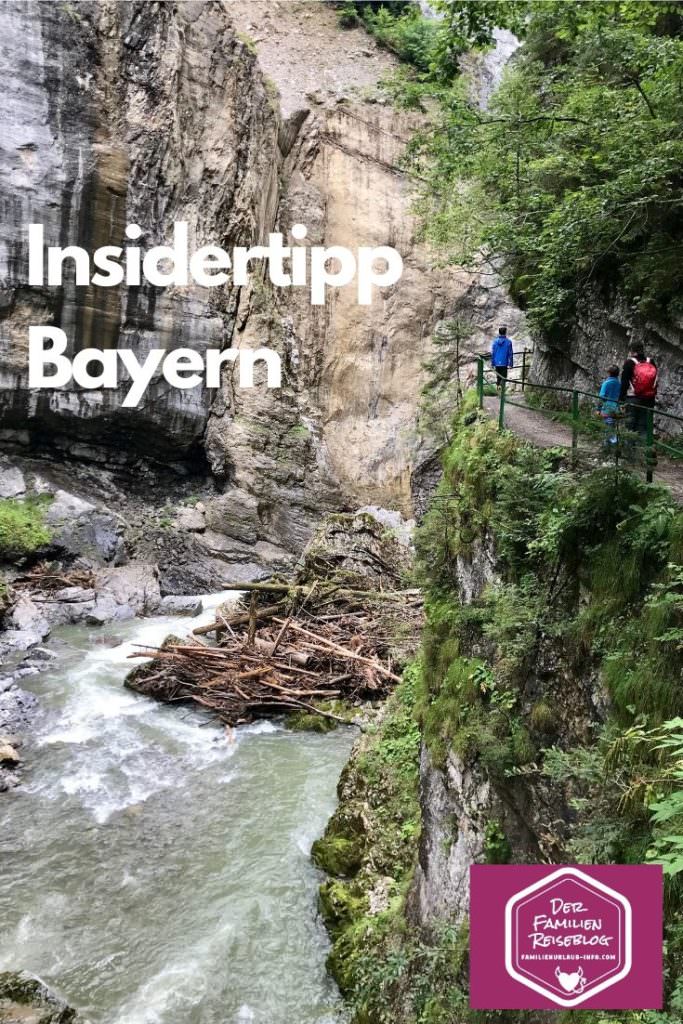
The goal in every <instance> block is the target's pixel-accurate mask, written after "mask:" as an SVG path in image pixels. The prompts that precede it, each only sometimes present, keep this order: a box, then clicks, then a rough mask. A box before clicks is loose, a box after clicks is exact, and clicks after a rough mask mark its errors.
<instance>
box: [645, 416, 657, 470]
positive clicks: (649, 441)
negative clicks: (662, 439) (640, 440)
mask: <svg viewBox="0 0 683 1024" xmlns="http://www.w3.org/2000/svg"><path fill="white" fill-rule="evenodd" d="M654 421H655V411H654V409H648V410H647V436H646V438H645V479H646V481H647V482H648V483H649V484H651V483H652V480H653V477H654V468H655V425H654Z"/></svg>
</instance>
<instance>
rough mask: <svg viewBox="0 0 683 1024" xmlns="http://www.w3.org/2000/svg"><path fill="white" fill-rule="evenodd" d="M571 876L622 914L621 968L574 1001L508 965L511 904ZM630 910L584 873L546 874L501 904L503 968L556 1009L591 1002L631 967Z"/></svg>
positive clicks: (567, 870)
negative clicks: (614, 904)
mask: <svg viewBox="0 0 683 1024" xmlns="http://www.w3.org/2000/svg"><path fill="white" fill-rule="evenodd" d="M567 877H574V878H578V879H580V880H581V881H582V882H586V883H588V884H589V885H591V886H593V887H594V888H596V889H599V890H600V891H601V892H603V893H605V894H606V895H607V896H610V897H611V898H612V899H614V900H616V902H617V903H618V904H619V905H620V906H621V908H622V909H623V911H624V932H625V935H624V966H623V967H622V969H621V970H620V971H619V973H618V974H615V975H614V976H613V977H611V978H607V979H606V980H605V981H603V982H601V983H600V984H599V985H596V986H595V988H592V989H591V990H590V992H587V993H586V994H585V995H580V996H577V997H576V998H574V999H563V998H562V996H558V995H556V994H555V993H554V992H551V991H549V990H548V989H547V988H544V987H543V985H539V984H537V983H536V982H535V981H533V980H532V979H531V978H527V977H525V976H524V975H523V974H520V973H519V972H518V971H517V970H516V969H515V967H514V965H513V963H512V912H513V910H514V907H515V904H516V903H517V902H518V901H519V900H520V899H521V898H522V897H524V896H530V895H532V894H533V893H535V892H537V891H538V890H539V889H544V888H545V887H546V886H547V885H548V884H549V883H550V882H554V881H557V880H558V879H561V878H567ZM632 917H633V915H632V911H631V904H630V902H629V901H628V900H627V898H626V897H625V896H623V895H622V894H621V893H619V892H616V891H615V890H614V889H610V887H609V886H608V885H605V884H604V883H603V882H599V881H598V880H597V879H596V878H592V877H591V875H587V874H585V873H584V872H583V871H579V869H578V868H573V867H564V868H560V869H559V870H558V871H554V872H553V874H552V875H546V876H545V878H541V879H539V881H538V882H534V883H533V885H529V886H527V887H526V888H525V889H521V890H520V891H519V892H516V893H515V894H514V896H511V897H510V899H509V900H508V901H507V903H506V904H505V969H506V971H507V972H508V974H509V975H510V977H511V978H514V979H515V981H518V982H520V984H522V985H526V987H527V988H530V989H533V991H534V992H537V993H538V994H539V995H542V996H544V997H545V998H546V999H550V1000H551V1001H552V1002H554V1003H557V1005H558V1006H564V1007H567V1008H571V1007H572V1006H578V1005H579V1003H583V1002H585V1001H586V999H592V998H593V997H594V996H596V995H597V994H598V993H599V992H604V990H605V989H606V988H611V987H612V985H616V984H617V983H618V982H620V981H622V980H623V979H624V978H625V977H626V975H627V974H629V972H630V970H631V967H632V940H633V935H632Z"/></svg>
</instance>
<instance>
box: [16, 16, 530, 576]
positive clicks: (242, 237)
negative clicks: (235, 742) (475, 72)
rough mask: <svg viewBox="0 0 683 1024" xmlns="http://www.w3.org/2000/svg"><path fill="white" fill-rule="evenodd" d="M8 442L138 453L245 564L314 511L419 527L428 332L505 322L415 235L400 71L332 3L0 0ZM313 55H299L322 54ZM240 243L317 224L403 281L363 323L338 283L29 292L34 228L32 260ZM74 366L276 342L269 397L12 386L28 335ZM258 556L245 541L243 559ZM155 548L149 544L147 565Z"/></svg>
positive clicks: (85, 455)
mask: <svg viewBox="0 0 683 1024" xmlns="http://www.w3.org/2000/svg"><path fill="white" fill-rule="evenodd" d="M0 18H1V19H2V22H3V25H2V33H1V34H0V40H1V41H0V46H1V47H2V53H3V61H4V65H5V66H6V67H8V68H11V69H12V74H11V75H10V76H8V92H7V95H6V98H5V103H4V105H3V108H2V110H1V111H0V128H2V137H3V140H4V141H3V144H2V148H1V149H0V180H2V184H3V193H4V204H3V210H4V215H3V217H2V220H1V222H0V238H1V240H2V243H3V244H2V248H1V250H0V252H2V254H3V262H2V265H0V281H1V284H2V288H1V291H0V299H1V301H2V307H1V308H0V430H2V435H1V436H2V437H3V439H4V441H5V443H6V444H7V445H8V446H12V447H13V448H14V450H17V451H21V452H23V453H24V454H25V455H29V456H35V455H36V454H39V455H40V456H43V455H45V454H47V455H49V456H50V457H52V458H56V459H57V460H62V459H64V460H66V461H69V460H72V461H75V462H77V463H83V462H91V463H94V464H95V465H99V466H101V467H106V468H107V469H112V468H116V467H117V466H118V467H120V468H121V469H122V470H129V469H130V467H131V465H135V464H139V461H140V460H142V461H143V462H144V461H147V462H149V461H150V460H152V461H155V462H156V463H157V464H158V465H161V466H162V468H163V467H167V466H173V467H175V469H176V470H177V471H181V472H183V473H187V472H188V470H189V471H190V472H194V473H199V474H200V476H201V475H206V477H207V478H210V479H212V481H213V482H214V483H215V489H216V490H217V491H218V494H217V495H215V496H213V497H212V496H211V495H209V497H208V500H207V510H206V515H205V521H204V522H203V524H202V526H201V527H199V528H198V529H197V531H196V532H198V533H199V532H201V533H202V534H204V535H208V534H210V535H211V536H212V538H213V540H212V541H211V542H210V543H208V544H207V545H206V546H207V548H208V549H209V551H210V553H211V554H212V556H213V555H215V556H216V557H218V558H222V557H223V556H224V555H225V554H226V553H229V552H230V551H231V549H233V548H236V549H239V550H240V558H241V560H242V561H243V562H244V561H245V557H244V551H245V549H246V550H247V551H248V552H249V553H250V554H251V555H252V556H253V559H254V560H255V561H256V562H260V563H264V562H265V563H266V564H272V563H273V560H277V559H278V558H280V557H283V556H284V557H286V556H287V555H291V554H294V553H296V552H298V551H300V550H301V548H302V546H303V544H304V543H305V541H306V539H307V537H308V536H309V535H310V532H311V530H312V528H313V526H314V525H315V523H316V522H317V520H318V518H319V516H320V515H321V513H323V512H324V511H326V510H330V509H339V508H348V507H357V506H358V505H360V504H364V503H368V504H375V505H383V506H386V507H390V508H396V509H399V510H400V511H402V512H403V513H404V514H405V515H408V516H409V515H410V514H411V513H412V497H411V483H410V481H411V476H412V474H413V473H414V471H415V468H416V466H419V464H420V462H421V461H422V460H423V459H424V458H425V457H426V456H427V455H428V454H429V452H426V451H425V447H424V445H423V444H422V442H421V439H420V438H419V437H418V436H417V433H416V429H415V422H416V411H417V406H418V402H419V395H420V387H421V381H422V369H421V368H422V363H423V361H424V358H425V356H426V355H427V354H428V352H429V350H430V345H431V337H432V334H433V331H434V329H435V327H436V325H437V324H438V323H439V322H440V321H442V320H443V319H444V318H447V317H449V316H451V315H453V313H454V312H455V311H456V310H459V309H460V310H465V311H466V312H467V314H468V315H469V317H470V318H471V321H472V325H473V334H472V342H471V344H472V348H473V349H474V350H476V349H478V348H480V347H481V345H482V344H483V343H484V339H485V338H486V337H487V336H488V334H489V333H490V331H491V329H492V328H493V326H494V325H495V324H496V322H497V320H498V319H500V318H501V317H503V318H505V319H508V321H509V322H511V323H512V324H513V326H514V325H515V324H516V323H518V322H519V318H520V314H519V312H518V311H516V310H515V309H514V307H512V306H511V304H510V303H509V302H508V300H507V299H506V297H505V295H504V293H503V292H502V291H501V290H500V289H499V288H497V287H496V286H495V284H494V285H493V286H492V285H490V284H489V283H488V282H487V281H486V280H485V279H484V278H482V279H479V278H478V277H476V276H473V275H471V274H468V273H465V272H464V271H458V270H456V271H446V270H442V269H435V268H434V266H433V265H432V261H431V258H430V254H429V253H428V252H427V250H426V249H425V248H424V247H423V246H422V245H421V244H420V243H419V242H418V241H417V230H416V225H415V223H414V221H413V218H412V216H411V213H410V202H411V196H410V188H409V184H408V182H407V180H406V178H405V176H404V174H403V172H402V170H401V166H400V164H401V157H402V153H403V149H404V147H405V143H406V141H407V139H408V137H409V135H410V132H411V131H412V129H413V128H414V126H415V115H408V114H400V113H397V112H396V111H395V110H393V109H392V108H391V107H390V106H387V105H386V103H385V102H384V101H383V100H382V98H381V93H379V92H378V90H377V81H378V79H379V78H381V76H382V74H384V73H386V72H387V71H388V70H391V68H392V67H393V64H394V62H393V59H392V58H391V57H390V56H389V55H388V54H387V53H386V52H382V51H380V50H379V49H378V48H377V46H376V44H375V43H374V41H373V40H372V39H370V38H369V37H368V36H367V35H365V33H363V32H362V31H361V30H359V29H356V30H351V31H343V30H341V29H340V28H339V27H338V25H337V21H336V12H335V11H334V9H332V8H331V7H330V5H326V4H315V5H311V4H301V3H297V2H292V3H268V4H260V3H248V4H247V3H240V2H234V3H221V2H219V0H190V2H187V3H183V4H181V5H170V4H156V3H138V2H135V0H130V2H125V3H113V2H110V0H103V2H100V3H90V2H87V0H86V2H84V3H80V4H77V5H75V4H69V3H62V4H33V3H31V2H26V3H24V2H18V3H8V4H4V5H3V6H2V10H0ZM313 58H314V59H313ZM181 220H185V221H187V222H188V224H189V225H190V243H191V247H192V246H194V245H197V246H199V245H202V244H207V243H209V242H214V243H216V244H219V245H221V246H223V247H224V248H230V247H231V246H233V245H246V244H249V243H256V242H258V241H264V240H265V239H266V236H267V233H268V232H269V231H271V230H280V231H283V232H285V233H286V232H287V231H288V230H289V228H290V227H291V225H292V224H293V223H295V222H303V223H305V224H306V225H307V227H308V239H309V241H310V242H311V243H319V244H340V245H346V246H349V247H350V248H355V247H356V246H358V245H361V244H362V245H381V244H388V245H392V246H395V247H396V248H397V249H398V250H399V251H400V252H401V254H402V256H403V258H404V262H405V272H404V275H403V279H402V281H401V282H399V284H398V285H396V286H393V287H392V288H390V289H386V290H384V291H382V293H381V294H379V295H377V296H376V300H375V302H374V303H373V305H372V306H371V307H359V306H357V305H356V303H355V300H354V294H353V289H352V287H349V288H347V289H342V290H340V291H339V292H338V293H337V294H334V295H330V297H329V298H328V301H327V302H326V304H325V306H324V307H313V308H312V307H311V306H310V305H309V303H308V299H307V296H305V295H303V294H299V292H298V290H296V289H292V290H291V292H287V291H279V292H276V291H274V290H273V289H271V288H270V286H269V285H267V284H265V283H264V282H263V281H262V280H261V279H259V278H258V277H254V278H252V281H251V284H250V286H249V287H246V288H242V289H239V288H233V287H230V286H227V287H225V288H221V289H201V288H199V287H196V286H190V287H187V288H158V287H153V286H150V285H144V286H141V287H139V288H135V287H130V288H128V287H124V286H122V287H121V288H120V289H97V288H93V287H90V288H82V287H79V288H77V287H76V286H75V285H74V283H73V281H72V280H68V279H67V280H65V282H64V285H63V287H61V288H44V289H36V288H30V289H29V288H28V287H27V286H26V279H27V247H26V225H27V224H28V223H29V222H31V221H33V222H40V223H43V224H45V234H46V244H51V245H58V244H59V245H66V244H70V243H74V244H79V245H81V246H83V247H85V248H88V249H93V248H96V247H97V246H100V245H103V244H107V243H112V244H121V243H122V242H123V230H124V227H125V225H126V224H127V223H138V224H140V225H141V227H142V228H143V238H142V243H144V245H145V246H149V245H152V244H160V243H163V242H167V241H168V240H169V238H170V234H171V230H172V224H173V222H174V221H181ZM30 323H53V324H55V325H57V326H61V327H62V328H63V329H64V330H65V331H66V332H67V334H68V336H69V338H70V345H71V351H72V352H75V351H77V350H79V349H81V348H83V347H85V346H87V345H94V346H96V347H105V348H117V347H118V348H122V347H128V348H131V349H132V350H133V351H134V352H135V353H136V355H137V356H138V358H142V357H144V355H145V354H146V353H147V352H148V351H149V349H150V348H152V347H157V348H158V347H162V348H167V349H171V348H175V347H179V346H183V347H190V348H192V349H195V350H196V351H198V352H200V353H204V352H205V351H206V349H207V348H208V347H218V348H227V347H242V346H249V347H259V346H260V345H270V346H272V347H273V348H275V349H277V350H278V352H280V354H281V356H282V358H283V367H284V380H283V388H282V390H281V391H279V392H268V391H266V390H265V389H262V388H260V387H256V388H254V389H253V390H251V391H247V390H241V389H239V388H238V387H236V386H235V384H234V381H233V378H232V374H231V373H230V372H229V371H228V372H226V374H225V378H224V383H223V386H222V387H221V389H220V390H219V391H218V392H217V393H214V392H211V391H208V390H207V389H206V388H204V387H203V386H200V387H197V388H193V389H188V390H176V389H173V388H170V387H169V386H168V385H167V384H165V382H164V381H163V379H158V380H155V381H154V382H153V384H152V386H151V387H150V389H149V391H148V393H147V395H146V397H145V398H144V399H143V401H142V402H141V404H140V405H139V407H138V408H137V409H123V408H122V407H121V400H122V393H123V387H122V388H119V389H117V390H109V391H107V390H105V391H97V392H94V391H83V390H79V389H78V388H76V387H74V386H72V387H70V388H64V389H60V390H59V391H47V390H46V391H41V392H31V391H29V390H28V388H27V373H26V358H27V351H26V345H27V325H28V324H30ZM257 549H258V550H257ZM146 554H147V553H146V552H145V555H146Z"/></svg>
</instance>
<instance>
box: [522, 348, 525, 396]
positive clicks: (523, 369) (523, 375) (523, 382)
mask: <svg viewBox="0 0 683 1024" xmlns="http://www.w3.org/2000/svg"><path fill="white" fill-rule="evenodd" d="M525 385H526V349H525V348H523V349H522V394H524V387H525Z"/></svg>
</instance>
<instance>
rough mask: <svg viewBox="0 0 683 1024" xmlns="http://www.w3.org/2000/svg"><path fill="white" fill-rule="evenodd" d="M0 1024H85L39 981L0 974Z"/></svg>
mask: <svg viewBox="0 0 683 1024" xmlns="http://www.w3.org/2000/svg"><path fill="white" fill-rule="evenodd" d="M0 1024H87V1022H86V1021H85V1020H84V1018H83V1017H81V1016H79V1014H77V1013H76V1011H75V1010H74V1009H72V1008H71V1007H70V1006H68V1005H67V1003H65V1002H64V1000H63V999H60V998H59V997H58V996H56V995H55V994H54V993H53V992H51V991H50V989H49V988H48V987H47V985H44V984H43V982H42V981H40V979H39V978H35V977H33V975H32V974H28V972H26V971H21V972H16V973H15V972H12V971H4V972H0Z"/></svg>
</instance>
